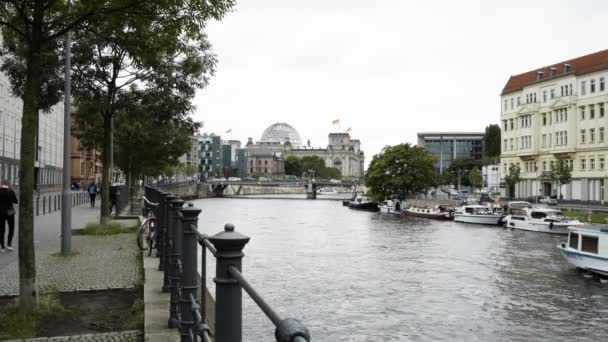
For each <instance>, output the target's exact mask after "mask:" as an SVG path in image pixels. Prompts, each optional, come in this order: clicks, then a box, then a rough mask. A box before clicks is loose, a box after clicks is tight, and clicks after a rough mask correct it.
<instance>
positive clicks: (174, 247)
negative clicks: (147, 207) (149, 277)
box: [165, 198, 184, 328]
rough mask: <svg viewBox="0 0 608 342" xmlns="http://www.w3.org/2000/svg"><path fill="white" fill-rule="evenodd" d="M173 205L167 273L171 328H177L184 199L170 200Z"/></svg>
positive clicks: (169, 324)
mask: <svg viewBox="0 0 608 342" xmlns="http://www.w3.org/2000/svg"><path fill="white" fill-rule="evenodd" d="M169 204H170V205H171V215H170V217H171V221H170V222H171V223H170V225H169V228H170V229H169V232H170V233H169V250H168V253H167V256H168V257H169V267H167V269H166V271H165V274H167V273H168V274H169V291H170V295H171V296H170V298H171V301H170V305H169V321H168V326H169V328H177V327H178V326H179V319H178V317H177V310H178V305H179V294H178V291H179V278H180V263H181V255H182V237H183V236H182V235H183V234H182V221H181V219H180V213H179V211H180V209H182V207H183V206H184V201H183V200H182V199H180V198H176V199H174V200H171V201H169Z"/></svg>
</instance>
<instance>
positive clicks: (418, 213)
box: [401, 205, 454, 220]
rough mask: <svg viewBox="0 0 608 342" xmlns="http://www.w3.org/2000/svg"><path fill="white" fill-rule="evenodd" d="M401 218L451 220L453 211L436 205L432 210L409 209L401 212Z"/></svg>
mask: <svg viewBox="0 0 608 342" xmlns="http://www.w3.org/2000/svg"><path fill="white" fill-rule="evenodd" d="M401 216H403V217H405V216H412V217H423V218H429V219H436V220H452V219H453V218H454V209H453V208H451V207H448V206H445V205H436V206H434V207H432V208H418V207H409V208H404V209H402V210H401Z"/></svg>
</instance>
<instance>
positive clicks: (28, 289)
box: [18, 29, 69, 313]
mask: <svg viewBox="0 0 608 342" xmlns="http://www.w3.org/2000/svg"><path fill="white" fill-rule="evenodd" d="M32 31H33V32H36V31H35V30H34V29H32ZM40 44H41V43H40V38H39V37H34V39H33V40H32V44H31V47H30V48H31V50H30V51H29V53H28V58H27V61H26V63H27V64H26V68H27V71H26V80H25V88H24V91H23V97H22V100H23V113H22V114H23V115H22V119H21V149H20V151H21V157H20V162H19V300H18V305H19V310H20V311H21V312H22V313H31V312H32V311H34V309H35V308H36V303H37V298H38V290H37V286H36V253H35V251H34V203H33V199H34V161H35V158H36V151H37V150H38V147H37V146H36V134H37V132H38V122H37V116H38V107H39V106H38V89H39V87H40V63H41V60H40V49H41V47H40ZM64 172H69V171H66V170H64Z"/></svg>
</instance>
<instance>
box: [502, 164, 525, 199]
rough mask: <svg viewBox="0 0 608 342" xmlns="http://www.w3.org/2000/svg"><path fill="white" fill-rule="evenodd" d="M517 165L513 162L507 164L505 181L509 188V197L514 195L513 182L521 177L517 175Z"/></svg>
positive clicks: (518, 180) (517, 181)
mask: <svg viewBox="0 0 608 342" xmlns="http://www.w3.org/2000/svg"><path fill="white" fill-rule="evenodd" d="M519 171H520V170H519V166H517V165H515V164H511V166H509V174H508V175H507V176H506V177H505V183H507V186H508V189H509V197H514V195H515V184H517V183H519V182H520V181H521V177H520V176H519Z"/></svg>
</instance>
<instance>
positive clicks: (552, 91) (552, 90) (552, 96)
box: [495, 88, 555, 103]
mask: <svg viewBox="0 0 608 342" xmlns="http://www.w3.org/2000/svg"><path fill="white" fill-rule="evenodd" d="M551 98H555V89H553V88H551ZM495 103H496V102H495Z"/></svg>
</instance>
